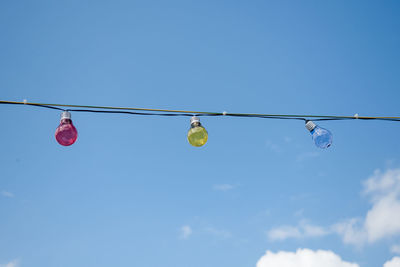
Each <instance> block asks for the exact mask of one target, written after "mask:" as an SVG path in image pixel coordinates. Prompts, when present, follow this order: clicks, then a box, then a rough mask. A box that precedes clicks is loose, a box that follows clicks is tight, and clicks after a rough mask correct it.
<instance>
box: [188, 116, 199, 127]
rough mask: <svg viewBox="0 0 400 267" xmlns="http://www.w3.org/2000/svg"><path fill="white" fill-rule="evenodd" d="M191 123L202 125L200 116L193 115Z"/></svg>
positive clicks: (192, 124)
mask: <svg viewBox="0 0 400 267" xmlns="http://www.w3.org/2000/svg"><path fill="white" fill-rule="evenodd" d="M190 125H191V126H199V125H200V119H199V117H196V116H193V117H191V118H190Z"/></svg>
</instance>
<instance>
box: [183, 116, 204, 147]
mask: <svg viewBox="0 0 400 267" xmlns="http://www.w3.org/2000/svg"><path fill="white" fill-rule="evenodd" d="M187 138H188V141H189V143H190V144H191V145H192V146H196V147H200V146H203V145H204V144H205V143H207V139H208V133H207V131H206V129H205V128H204V127H203V126H201V123H200V119H199V118H198V117H196V116H193V117H192V118H191V119H190V129H189V132H188V135H187Z"/></svg>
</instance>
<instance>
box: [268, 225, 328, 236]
mask: <svg viewBox="0 0 400 267" xmlns="http://www.w3.org/2000/svg"><path fill="white" fill-rule="evenodd" d="M327 234H329V231H328V230H327V229H324V228H323V227H320V226H316V225H312V224H309V223H307V222H306V221H301V222H300V224H299V225H298V226H288V225H285V226H280V227H277V228H274V229H271V230H269V231H268V232H267V236H268V239H269V240H271V241H283V240H285V239H289V238H307V237H320V236H324V235H327Z"/></svg>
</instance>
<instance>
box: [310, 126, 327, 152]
mask: <svg viewBox="0 0 400 267" xmlns="http://www.w3.org/2000/svg"><path fill="white" fill-rule="evenodd" d="M306 128H307V130H309V131H310V133H311V135H312V139H313V141H314V143H315V145H316V146H317V147H319V148H323V149H324V148H328V147H330V146H331V145H332V133H331V132H330V131H328V130H327V129H324V128H321V127H319V126H318V125H316V124H315V123H314V122H312V121H306Z"/></svg>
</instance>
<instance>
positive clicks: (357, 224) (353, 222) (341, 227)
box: [332, 218, 367, 246]
mask: <svg viewBox="0 0 400 267" xmlns="http://www.w3.org/2000/svg"><path fill="white" fill-rule="evenodd" d="M361 223H362V222H361V220H360V219H356V218H353V219H349V220H346V221H343V222H340V223H337V224H335V225H333V226H332V229H333V231H334V232H336V233H337V234H339V235H341V236H342V239H343V243H345V244H350V245H355V246H362V245H363V244H364V243H365V241H366V240H367V233H366V231H365V229H364V228H363V227H362V225H361Z"/></svg>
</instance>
